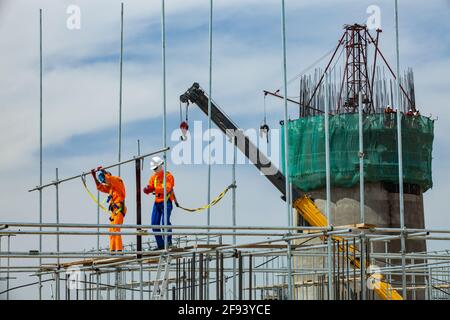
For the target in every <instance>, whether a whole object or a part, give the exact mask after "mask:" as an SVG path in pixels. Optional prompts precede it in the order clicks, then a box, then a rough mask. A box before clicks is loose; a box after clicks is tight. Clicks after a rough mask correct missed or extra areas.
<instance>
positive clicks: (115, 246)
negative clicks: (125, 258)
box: [97, 174, 127, 251]
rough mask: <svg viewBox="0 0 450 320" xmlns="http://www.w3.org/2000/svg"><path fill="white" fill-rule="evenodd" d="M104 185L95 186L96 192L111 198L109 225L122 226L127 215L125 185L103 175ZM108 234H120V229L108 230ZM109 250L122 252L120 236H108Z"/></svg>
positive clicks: (117, 178) (119, 180)
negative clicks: (106, 194)
mask: <svg viewBox="0 0 450 320" xmlns="http://www.w3.org/2000/svg"><path fill="white" fill-rule="evenodd" d="M105 180H106V183H100V184H98V185H97V190H98V191H100V192H104V193H108V194H109V195H110V196H111V200H110V205H109V210H110V212H111V216H110V218H109V221H111V222H110V224H123V218H124V216H125V214H126V213H127V208H126V207H125V196H126V193H125V185H124V183H123V181H122V179H121V178H120V177H116V176H112V175H109V174H105ZM109 232H120V228H117V227H114V228H109ZM109 250H110V251H122V250H123V245H122V236H121V235H110V236H109Z"/></svg>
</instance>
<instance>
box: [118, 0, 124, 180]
mask: <svg viewBox="0 0 450 320" xmlns="http://www.w3.org/2000/svg"><path fill="white" fill-rule="evenodd" d="M119 69H120V70H119V134H118V145H119V148H118V151H117V153H118V157H117V158H118V160H117V161H118V162H120V161H121V157H122V82H123V81H122V79H123V72H122V71H123V2H122V3H121V5H120V67H119ZM118 173H119V176H120V165H119V166H118Z"/></svg>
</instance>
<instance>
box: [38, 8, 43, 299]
mask: <svg viewBox="0 0 450 320" xmlns="http://www.w3.org/2000/svg"><path fill="white" fill-rule="evenodd" d="M39 185H40V186H42V9H39ZM39 223H41V224H42V189H39ZM39 231H42V227H39ZM41 252H42V234H40V235H39V253H41ZM41 264H42V259H41V258H39V267H40V266H41ZM38 277H39V287H38V291H39V300H42V276H41V274H39V276H38Z"/></svg>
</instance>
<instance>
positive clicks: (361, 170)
mask: <svg viewBox="0 0 450 320" xmlns="http://www.w3.org/2000/svg"><path fill="white" fill-rule="evenodd" d="M358 102H359V103H358V104H359V107H358V120H359V121H358V122H359V126H358V127H359V214H360V218H359V220H360V223H362V224H364V223H365V220H366V218H365V212H364V141H363V138H364V137H363V130H364V128H363V96H362V92H361V91H360V92H359V96H358Z"/></svg>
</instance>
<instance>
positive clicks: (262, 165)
mask: <svg viewBox="0 0 450 320" xmlns="http://www.w3.org/2000/svg"><path fill="white" fill-rule="evenodd" d="M208 99H209V98H208V97H207V96H206V94H205V91H204V90H202V89H201V87H200V85H199V84H198V83H197V82H195V83H194V84H193V85H192V86H191V87H190V88H189V89H188V90H187V91H186V92H185V93H183V94H182V95H181V96H180V101H181V102H182V103H189V102H191V103H195V104H196V105H197V106H198V107H199V108H200V109H201V110H202V111H203V112H204V113H205V114H206V115H208ZM211 121H213V122H214V123H215V124H216V125H217V126H218V127H219V129H220V130H221V131H222V132H223V133H224V134H225V135H227V136H228V137H230V138H232V139H233V137H235V139H234V144H235V145H236V147H237V148H238V149H239V150H241V151H242V152H243V153H244V154H245V156H246V157H247V158H248V159H250V161H251V162H252V163H253V164H254V165H255V167H256V168H257V169H258V170H259V171H260V172H262V173H263V174H264V175H265V177H266V178H267V179H268V180H269V181H270V182H271V183H272V184H273V185H274V186H275V188H277V189H278V190H279V191H280V192H281V193H282V194H283V196H285V195H286V187H285V179H286V178H285V176H284V174H283V173H282V172H281V171H280V170H279V169H278V168H277V167H276V166H275V165H274V164H273V163H272V162H271V161H270V160H269V159H268V158H267V156H266V155H265V154H264V153H262V152H261V150H259V148H258V147H257V146H255V144H254V143H253V142H251V140H250V139H249V138H248V137H247V136H246V135H245V134H244V132H243V131H242V130H241V129H239V128H238V126H237V125H236V124H235V123H234V122H233V121H232V120H231V119H230V118H229V117H228V116H227V115H226V114H225V112H223V111H222V110H221V109H220V108H219V107H218V106H217V105H216V104H215V103H214V101H211ZM292 206H293V207H294V208H295V209H296V210H297V212H298V213H300V214H301V215H302V217H303V218H304V219H305V221H306V222H307V223H308V224H310V225H311V226H316V227H326V226H328V221H327V218H326V217H325V215H324V214H323V213H322V212H321V211H320V210H319V208H318V207H317V206H316V205H315V203H314V201H312V200H311V199H310V198H309V197H308V196H307V195H306V194H305V193H304V192H303V191H302V190H300V189H299V188H297V187H296V186H294V185H293V186H292ZM333 239H335V240H338V241H342V243H343V239H342V238H340V237H337V236H333ZM338 243H339V242H338ZM338 250H339V251H342V252H345V251H347V249H346V248H345V246H343V245H339V246H338ZM349 251H350V252H351V253H352V254H353V255H352V256H349V257H348V259H349V260H350V262H351V263H352V264H353V266H354V268H357V269H360V268H361V264H360V261H359V259H358V258H357V252H358V250H357V249H356V248H355V247H353V246H352V245H350V247H349ZM367 266H368V265H367ZM374 290H375V293H376V294H377V295H378V297H380V298H381V299H383V300H403V298H402V296H401V295H400V294H399V293H398V292H397V291H396V290H395V289H393V288H392V286H391V285H390V284H389V283H388V282H386V281H385V280H384V279H383V278H381V279H380V285H379V286H376V287H375V289H374Z"/></svg>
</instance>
